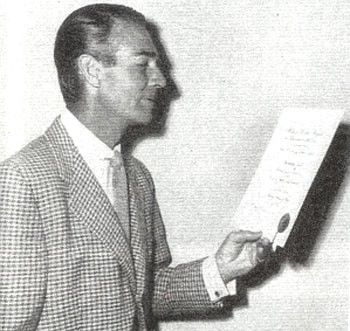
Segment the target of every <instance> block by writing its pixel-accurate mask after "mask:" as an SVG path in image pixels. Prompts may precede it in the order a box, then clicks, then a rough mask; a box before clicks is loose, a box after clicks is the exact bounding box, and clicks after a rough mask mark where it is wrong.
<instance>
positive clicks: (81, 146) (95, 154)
mask: <svg viewBox="0 0 350 331" xmlns="http://www.w3.org/2000/svg"><path fill="white" fill-rule="evenodd" d="M61 121H62V124H63V125H64V127H65V128H66V130H67V132H68V134H69V136H70V137H71V138H72V140H73V143H74V145H75V146H76V147H77V149H78V151H79V153H80V154H81V155H82V156H83V158H84V159H85V161H86V162H87V163H88V165H89V166H90V167H91V165H92V164H95V163H96V160H105V159H106V158H112V157H113V154H114V151H118V152H120V144H118V145H117V146H116V147H115V148H114V149H113V150H112V149H111V148H109V147H108V146H107V145H106V144H105V143H104V142H103V141H101V140H100V139H99V138H97V136H95V135H94V134H93V133H92V132H91V131H90V130H89V129H88V128H87V127H86V126H85V125H84V124H82V123H81V122H80V121H79V120H78V119H77V118H76V117H75V116H74V115H73V114H72V113H71V112H70V111H69V110H68V109H64V110H63V111H62V113H61Z"/></svg>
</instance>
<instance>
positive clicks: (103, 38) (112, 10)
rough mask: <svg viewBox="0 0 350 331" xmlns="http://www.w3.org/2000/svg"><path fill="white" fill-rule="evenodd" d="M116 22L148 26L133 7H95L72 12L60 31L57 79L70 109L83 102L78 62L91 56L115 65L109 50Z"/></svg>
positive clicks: (105, 5)
mask: <svg viewBox="0 0 350 331" xmlns="http://www.w3.org/2000/svg"><path fill="white" fill-rule="evenodd" d="M116 20H119V21H124V22H131V23H135V24H138V25H141V26H146V25H147V22H146V19H145V17H144V16H143V15H142V14H141V13H139V12H137V11H135V10H134V9H132V8H129V7H125V6H122V5H115V4H94V5H88V6H85V7H82V8H79V9H77V10H76V11H74V12H72V13H71V14H70V15H69V16H68V17H67V18H66V19H65V20H64V22H63V23H62V25H61V27H60V28H59V30H58V32H57V36H56V41H55V50H54V58H55V64H56V68H57V74H58V80H59V84H60V88H61V92H62V95H63V98H64V101H65V103H66V105H67V106H69V105H72V104H74V103H76V102H77V101H79V100H80V98H81V95H82V91H83V85H82V81H81V78H80V76H79V73H78V66H77V59H78V57H79V56H80V55H82V54H90V55H92V56H93V57H95V58H96V59H97V60H99V61H101V62H102V63H103V65H105V66H114V65H115V64H116V59H115V54H114V53H113V52H112V50H111V49H110V48H109V47H108V46H109V45H108V42H109V36H110V32H111V30H112V27H113V26H114V24H115V22H116Z"/></svg>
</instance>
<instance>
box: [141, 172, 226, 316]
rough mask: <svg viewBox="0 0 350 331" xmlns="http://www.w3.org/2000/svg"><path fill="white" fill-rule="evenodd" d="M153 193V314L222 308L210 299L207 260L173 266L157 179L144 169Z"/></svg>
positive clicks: (173, 314)
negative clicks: (204, 272)
mask: <svg viewBox="0 0 350 331" xmlns="http://www.w3.org/2000/svg"><path fill="white" fill-rule="evenodd" d="M143 172H144V175H145V176H146V178H147V180H148V183H149V185H150V188H151V190H152V193H151V194H152V223H153V224H152V229H153V238H154V243H153V249H154V252H153V266H152V267H153V299H152V312H153V315H155V316H156V317H158V318H165V317H169V316H176V317H178V316H183V315H189V316H191V315H198V314H205V313H207V312H209V311H210V312H213V311H215V310H221V309H222V307H223V306H222V303H220V302H218V303H213V302H212V301H211V300H210V297H209V294H208V292H207V289H206V288H205V285H204V280H203V276H202V265H203V259H201V260H197V261H193V262H190V263H184V264H180V265H178V266H176V267H170V266H169V265H170V263H171V254H170V250H169V247H168V243H167V240H166V233H165V228H164V224H163V221H162V217H161V213H160V210H159V207H158V203H157V200H156V197H155V190H154V184H153V180H152V178H151V175H150V173H149V172H148V170H147V169H146V168H144V166H143Z"/></svg>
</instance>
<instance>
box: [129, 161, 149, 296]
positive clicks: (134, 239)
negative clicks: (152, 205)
mask: <svg viewBox="0 0 350 331" xmlns="http://www.w3.org/2000/svg"><path fill="white" fill-rule="evenodd" d="M124 164H125V169H126V173H127V176H128V187H129V206H130V207H129V210H130V228H131V238H130V239H131V247H132V256H133V261H134V266H135V273H136V283H137V294H138V295H142V293H143V289H144V286H145V273H146V252H147V247H146V242H147V238H146V222H145V214H144V211H145V208H144V201H143V198H142V197H143V194H142V192H141V191H140V188H139V186H138V183H137V173H136V171H135V168H134V166H133V165H132V161H131V160H130V159H128V158H126V159H125V160H124Z"/></svg>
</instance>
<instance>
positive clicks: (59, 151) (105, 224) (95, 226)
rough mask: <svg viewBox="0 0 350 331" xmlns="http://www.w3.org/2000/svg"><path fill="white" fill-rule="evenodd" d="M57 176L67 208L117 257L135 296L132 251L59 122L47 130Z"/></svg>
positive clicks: (94, 181)
mask: <svg viewBox="0 0 350 331" xmlns="http://www.w3.org/2000/svg"><path fill="white" fill-rule="evenodd" d="M46 136H47V138H48V140H49V142H50V145H51V147H52V150H53V152H54V154H55V159H56V162H57V166H58V171H59V173H60V176H61V177H62V178H63V180H64V181H65V182H67V183H68V185H69V192H70V196H69V208H70V209H71V211H72V212H73V213H74V214H75V216H76V218H77V219H79V220H81V221H83V222H84V223H85V225H86V226H87V227H88V228H89V229H90V231H91V232H92V233H94V234H95V235H96V236H97V237H98V238H99V239H100V240H101V242H103V243H104V244H105V246H106V247H107V248H108V249H109V250H110V251H111V252H112V253H113V254H114V255H115V256H116V258H117V259H118V261H119V263H120V264H121V266H122V267H123V269H124V270H125V272H126V274H127V277H128V280H129V283H130V285H131V290H132V291H133V293H134V294H135V286H136V284H135V272H134V266H133V261H132V256H131V249H130V245H129V242H128V240H127V239H126V236H125V234H124V231H123V229H122V227H121V225H120V222H119V220H118V218H117V215H116V213H115V211H114V209H113V207H112V205H111V204H110V202H109V200H108V198H107V196H106V195H105V193H104V191H103V190H102V188H101V186H100V185H99V183H98V182H97V180H96V178H95V176H94V175H93V173H92V172H91V170H90V169H89V167H88V166H87V164H86V162H85V161H84V160H83V158H82V156H81V155H80V154H79V152H78V150H77V149H76V147H75V145H74V144H73V141H72V140H71V139H70V137H69V135H68V133H67V132H66V130H65V128H64V127H63V125H62V123H61V121H60V119H59V118H57V119H56V120H55V122H54V123H53V124H52V126H51V127H50V128H49V129H48V130H47V132H46Z"/></svg>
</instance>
